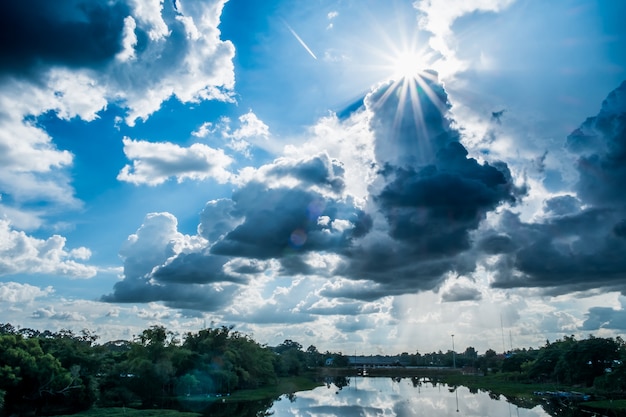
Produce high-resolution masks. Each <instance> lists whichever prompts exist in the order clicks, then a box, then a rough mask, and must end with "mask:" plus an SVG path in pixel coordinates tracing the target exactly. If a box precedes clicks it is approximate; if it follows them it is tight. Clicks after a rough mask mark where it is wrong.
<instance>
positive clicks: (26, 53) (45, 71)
mask: <svg viewBox="0 0 626 417" xmlns="http://www.w3.org/2000/svg"><path fill="white" fill-rule="evenodd" d="M224 3H225V1H224V0H205V1H179V2H177V3H176V4H174V3H173V2H163V1H159V0H156V1H155V0H119V1H104V0H96V1H84V0H60V1H58V2H55V4H54V6H52V5H51V3H50V2H47V1H40V0H35V1H33V2H29V3H28V4H26V3H24V4H22V3H19V2H18V3H16V2H12V3H11V2H9V3H4V4H2V6H0V22H1V23H2V27H3V28H4V29H3V31H2V34H0V37H1V39H0V40H1V41H2V42H0V44H1V46H0V92H1V94H0V132H1V133H0V189H2V192H3V193H4V194H5V195H8V196H9V197H10V199H7V201H11V204H10V206H9V205H8V204H7V206H8V207H7V210H4V212H5V213H12V218H13V217H15V218H16V220H19V218H22V221H20V223H23V219H24V216H23V215H22V216H20V214H19V212H20V211H21V210H24V206H25V205H26V204H32V203H35V204H38V205H39V206H40V207H44V206H45V207H48V208H50V209H55V208H59V206H61V208H63V209H67V208H74V209H75V208H78V207H80V201H78V200H77V199H76V198H75V196H74V190H73V189H72V186H71V179H70V178H69V175H68V171H67V169H68V168H69V167H71V165H72V162H73V155H72V154H71V153H70V152H68V151H66V150H63V149H58V148H57V146H56V145H55V144H54V143H53V138H51V137H50V136H49V135H48V134H47V133H46V132H45V131H44V130H43V129H42V128H40V127H39V126H38V125H37V123H36V120H37V118H38V117H39V116H41V115H43V114H45V113H47V112H54V113H55V114H56V116H57V117H59V118H61V119H64V120H70V119H72V118H74V117H79V118H81V119H83V120H85V121H92V120H94V119H96V118H97V117H98V113H99V112H100V111H101V110H103V109H105V108H106V107H107V106H109V105H111V104H113V105H116V106H119V107H121V108H122V109H125V111H126V122H127V123H128V124H129V125H132V124H134V123H135V121H136V120H137V119H138V118H142V119H146V118H147V117H149V115H151V114H152V113H153V112H155V111H156V110H158V109H159V108H160V106H161V104H162V103H163V101H165V100H168V99H170V98H172V97H175V98H176V99H178V100H179V101H181V102H185V103H187V102H199V101H201V100H212V99H215V100H226V101H232V100H233V99H232V91H233V88H234V72H233V63H232V58H233V56H234V46H233V45H232V43H230V42H228V41H223V40H222V39H220V35H221V34H220V31H219V29H218V25H219V20H220V19H219V18H220V15H221V12H222V8H223V6H224ZM196 151H197V152H196V154H200V155H198V156H197V158H196V159H195V160H194V161H195V162H196V163H199V162H198V158H199V157H200V156H201V155H204V156H205V157H206V152H203V151H206V149H204V150H196ZM191 153H193V151H191ZM209 153H211V152H209ZM156 162H161V164H160V165H159V164H157V165H159V167H160V168H164V167H163V165H164V162H163V161H156ZM148 168H150V169H152V168H154V169H156V168H155V167H153V166H151V165H150V164H148ZM204 168H206V166H203V167H202V168H201V169H200V171H202V169H204ZM132 169H133V168H132V167H130V168H128V169H127V171H126V172H125V175H123V177H124V178H125V179H127V180H129V181H130V180H132V181H136V182H150V181H152V182H155V181H156V182H159V181H163V177H164V176H166V174H169V172H167V170H166V172H160V171H159V170H158V169H156V172H152V171H150V169H149V170H148V172H144V171H141V170H140V171H139V172H135V171H133V170H132ZM150 174H154V175H156V176H157V178H156V179H155V178H150V177H148V176H149V175H150ZM176 174H179V170H176V169H173V175H174V176H175V175H176ZM180 174H181V175H182V176H183V177H185V175H187V176H191V177H196V176H202V174H200V173H198V172H196V171H194V172H191V173H190V172H186V171H183V172H180ZM213 174H216V173H215V172H213ZM218 176H220V178H224V173H221V172H220V173H219V175H218ZM185 178H186V177H185ZM179 179H180V178H179ZM44 212H45V211H43V210H42V213H44ZM31 214H32V213H31ZM41 216H43V214H37V215H34V214H33V216H31V217H34V218H33V219H32V221H30V224H29V225H28V226H30V227H31V228H33V227H36V226H37V224H40V223H41Z"/></svg>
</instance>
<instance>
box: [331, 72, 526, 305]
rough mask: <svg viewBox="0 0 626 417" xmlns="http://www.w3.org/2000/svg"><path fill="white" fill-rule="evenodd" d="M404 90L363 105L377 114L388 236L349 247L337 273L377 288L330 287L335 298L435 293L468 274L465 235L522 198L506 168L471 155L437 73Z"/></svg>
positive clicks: (380, 203)
mask: <svg viewBox="0 0 626 417" xmlns="http://www.w3.org/2000/svg"><path fill="white" fill-rule="evenodd" d="M404 88H405V87H403V86H398V85H396V84H393V83H391V84H387V85H382V86H380V87H379V88H378V89H377V90H375V91H374V92H373V93H372V94H371V95H370V96H368V97H367V98H366V100H365V103H366V105H367V106H369V108H370V109H371V110H372V111H373V112H374V116H373V118H372V119H373V121H372V128H373V130H374V133H375V138H376V139H375V140H376V147H375V150H376V158H377V160H378V162H379V163H380V166H381V169H380V171H379V172H378V180H377V184H379V185H378V186H377V190H378V191H376V192H374V193H373V195H372V198H373V201H374V203H375V207H376V208H377V209H378V212H379V213H380V214H382V215H383V217H384V220H385V222H386V226H387V231H386V233H385V234H384V235H383V234H382V231H377V233H379V234H380V235H379V236H375V235H373V234H372V233H370V234H369V235H368V236H366V237H365V238H363V239H362V240H357V241H355V243H354V245H351V246H349V247H346V250H345V251H344V252H343V254H344V255H345V257H346V258H347V259H348V261H347V262H346V263H345V264H343V265H341V266H340V268H339V269H338V270H337V271H336V273H337V274H341V275H343V276H345V277H348V278H352V279H357V280H361V279H367V280H371V281H373V282H375V283H377V284H379V285H380V287H378V288H376V289H375V290H374V289H372V288H369V289H368V288H363V289H362V290H359V289H358V288H352V289H349V288H343V289H335V290H332V292H333V293H334V295H335V296H344V297H354V298H359V299H364V300H368V299H372V298H373V297H376V296H377V295H379V294H380V295H379V296H382V295H394V294H403V293H412V292H416V291H423V290H433V289H436V288H438V287H439V285H440V284H441V283H442V282H443V280H444V279H445V278H446V276H447V274H448V273H450V272H453V273H456V274H457V275H463V274H469V273H471V272H472V271H474V269H475V265H476V259H475V254H474V253H473V248H472V246H473V243H472V240H471V239H470V233H471V232H472V231H474V230H476V229H477V228H478V226H479V224H480V223H481V221H482V220H484V218H485V217H486V215H487V213H488V212H490V211H492V210H494V209H496V207H498V206H499V205H500V204H502V203H504V202H509V203H514V202H515V201H516V200H517V198H518V197H519V196H520V195H522V194H523V193H524V192H525V190H524V189H519V188H516V187H515V186H514V185H513V181H512V177H511V173H510V172H509V169H508V167H507V165H506V164H504V163H501V162H494V163H491V164H489V163H486V162H485V163H479V162H478V161H477V160H476V159H474V158H470V157H468V152H467V150H466V149H465V147H464V146H463V145H462V144H461V143H460V142H459V137H460V133H459V131H458V130H456V128H454V127H452V126H453V124H452V120H451V119H449V114H448V108H449V104H448V99H447V93H446V91H445V89H444V88H443V86H442V85H441V84H439V83H438V81H437V79H436V77H435V76H434V75H433V76H432V77H425V78H424V79H423V82H422V83H421V84H418V85H417V86H415V88H416V92H413V93H411V92H408V93H406V94H405V93H403V89H404ZM416 111H417V112H418V113H415V112H416ZM398 115H400V116H398ZM329 295H330V294H329Z"/></svg>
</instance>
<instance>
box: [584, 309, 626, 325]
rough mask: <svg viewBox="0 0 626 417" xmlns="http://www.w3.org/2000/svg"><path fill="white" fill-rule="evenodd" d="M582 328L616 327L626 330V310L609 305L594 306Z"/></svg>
mask: <svg viewBox="0 0 626 417" xmlns="http://www.w3.org/2000/svg"><path fill="white" fill-rule="evenodd" d="M586 316H587V318H586V320H585V321H584V322H583V325H582V327H581V330H589V331H591V330H598V329H615V330H621V331H624V330H626V310H615V309H612V308H609V307H592V308H590V309H589V311H588V312H587V314H586Z"/></svg>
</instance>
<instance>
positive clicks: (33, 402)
mask: <svg viewBox="0 0 626 417" xmlns="http://www.w3.org/2000/svg"><path fill="white" fill-rule="evenodd" d="M80 386H81V384H80V380H79V378H78V373H77V372H76V370H75V369H73V370H72V372H70V371H68V370H67V369H65V368H63V366H62V365H61V363H60V362H59V360H57V359H56V358H54V357H53V356H52V355H51V354H49V353H44V351H43V350H42V349H41V346H40V345H39V340H38V339H36V338H29V339H25V338H24V337H22V335H21V334H15V335H13V334H5V335H0V390H2V391H4V392H5V399H4V403H5V405H4V407H5V411H6V412H7V413H8V414H11V413H13V412H17V413H18V414H19V413H20V412H21V411H23V410H28V409H32V408H33V407H35V408H37V409H38V410H41V409H42V407H44V406H46V407H58V406H63V405H64V404H65V402H66V398H67V396H68V395H69V394H70V393H71V391H72V390H74V389H76V388H80Z"/></svg>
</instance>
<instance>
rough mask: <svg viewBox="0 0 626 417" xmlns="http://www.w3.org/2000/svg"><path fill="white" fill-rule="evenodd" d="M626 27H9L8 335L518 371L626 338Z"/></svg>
mask: <svg viewBox="0 0 626 417" xmlns="http://www.w3.org/2000/svg"><path fill="white" fill-rule="evenodd" d="M624 16H626V3H624V2H616V1H612V2H609V1H600V0H596V1H591V0H563V1H558V2H545V1H541V0H446V1H443V0H441V1H438V0H417V1H401V0H393V1H381V0H359V1H357V0H335V1H331V0H314V1H304V0H297V1H286V0H268V1H263V2H259V1H255V0H230V1H225V0H195V1H192V0H166V1H163V0H161V1H160V0H106V1H105V0H90V1H86V0H58V1H55V2H54V4H52V3H51V2H49V1H47V0H28V1H21V2H3V3H2V5H1V6H0V28H2V29H1V30H0V45H1V46H0V317H1V318H0V322H5V323H6V322H8V323H12V324H13V325H15V326H20V327H29V328H34V329H39V330H44V329H49V330H60V329H70V330H74V331H80V330H81V329H85V328H86V329H90V330H91V331H93V332H95V333H96V334H98V335H99V336H100V338H101V339H100V340H101V341H102V342H104V341H108V340H115V339H127V340H128V339H132V338H133V336H134V335H137V334H139V333H140V332H141V331H142V330H143V329H146V328H148V327H149V326H153V325H163V326H166V327H167V328H168V329H169V330H171V331H173V332H175V333H178V334H180V335H183V334H185V333H186V332H194V331H197V330H199V329H201V328H204V327H207V326H222V325H226V326H230V325H233V326H234V328H235V329H236V330H238V331H240V332H242V333H245V334H248V335H250V336H252V337H253V338H254V339H255V340H257V341H258V342H260V343H263V344H268V345H277V344H279V343H281V342H282V341H284V340H286V339H291V340H295V341H298V342H299V343H300V344H302V345H303V346H304V347H307V346H309V345H315V346H316V347H317V348H318V349H319V350H320V351H326V350H330V351H342V352H344V353H354V352H357V353H359V354H378V353H384V354H396V353H401V352H410V353H414V352H416V351H419V352H421V353H426V352H432V351H438V350H442V351H444V352H445V351H447V350H449V349H451V348H452V345H453V344H454V348H455V350H456V351H463V350H464V349H465V348H466V347H469V346H472V347H474V348H476V349H477V350H478V351H479V352H484V351H485V350H486V349H488V348H493V349H494V350H496V351H498V352H501V351H504V350H509V349H511V348H518V347H520V348H523V347H526V348H527V347H538V346H542V345H544V344H545V341H546V340H550V341H554V340H556V339H558V338H562V337H563V336H566V335H574V336H576V337H577V338H584V337H587V336H588V335H590V334H592V335H595V336H598V337H615V336H619V335H623V334H624V330H625V328H626V255H625V254H626V192H625V191H626V189H625V187H624V184H625V182H626V168H625V167H626V82H625V81H626V54H625V53H624V51H626V27H624V25H623V18H624Z"/></svg>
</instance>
